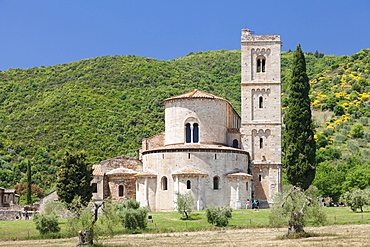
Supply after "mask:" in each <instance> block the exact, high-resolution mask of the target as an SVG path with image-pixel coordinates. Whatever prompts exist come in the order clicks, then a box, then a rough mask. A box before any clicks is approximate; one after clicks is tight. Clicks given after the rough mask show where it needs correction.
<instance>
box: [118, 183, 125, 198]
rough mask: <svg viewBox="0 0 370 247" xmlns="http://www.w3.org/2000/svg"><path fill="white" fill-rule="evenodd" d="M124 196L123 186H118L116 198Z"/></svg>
mask: <svg viewBox="0 0 370 247" xmlns="http://www.w3.org/2000/svg"><path fill="white" fill-rule="evenodd" d="M123 195H124V188H123V185H120V186H118V196H119V197H122V196H123Z"/></svg>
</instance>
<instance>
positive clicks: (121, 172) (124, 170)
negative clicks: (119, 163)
mask: <svg viewBox="0 0 370 247" xmlns="http://www.w3.org/2000/svg"><path fill="white" fill-rule="evenodd" d="M137 173H138V172H136V171H134V170H131V169H128V168H123V167H120V168H117V169H114V170H111V171H109V172H107V175H115V176H118V175H133V174H137Z"/></svg>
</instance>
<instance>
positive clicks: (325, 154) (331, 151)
mask: <svg viewBox="0 0 370 247" xmlns="http://www.w3.org/2000/svg"><path fill="white" fill-rule="evenodd" d="M341 156H342V153H341V151H340V149H338V148H332V147H329V148H324V149H318V150H317V151H316V163H317V164H318V163H321V162H323V161H325V160H333V161H335V160H337V159H340V158H341Z"/></svg>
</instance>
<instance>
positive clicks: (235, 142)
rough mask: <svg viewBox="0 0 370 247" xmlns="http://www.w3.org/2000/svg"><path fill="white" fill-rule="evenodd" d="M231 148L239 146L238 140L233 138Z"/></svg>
mask: <svg viewBox="0 0 370 247" xmlns="http://www.w3.org/2000/svg"><path fill="white" fill-rule="evenodd" d="M233 148H239V142H238V140H237V139H234V140H233Z"/></svg>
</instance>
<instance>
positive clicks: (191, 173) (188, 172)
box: [172, 169, 208, 176]
mask: <svg viewBox="0 0 370 247" xmlns="http://www.w3.org/2000/svg"><path fill="white" fill-rule="evenodd" d="M172 175H198V176H207V175H208V174H207V173H204V172H201V171H199V170H195V169H189V170H182V171H180V172H176V173H174V174H172Z"/></svg>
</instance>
